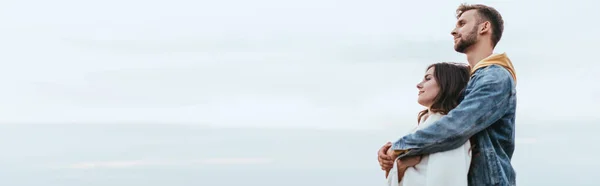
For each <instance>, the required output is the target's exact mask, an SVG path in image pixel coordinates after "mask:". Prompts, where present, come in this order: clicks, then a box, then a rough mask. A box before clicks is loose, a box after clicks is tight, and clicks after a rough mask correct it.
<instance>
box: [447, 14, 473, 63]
mask: <svg viewBox="0 0 600 186" xmlns="http://www.w3.org/2000/svg"><path fill="white" fill-rule="evenodd" d="M478 22H479V21H478V20H477V10H468V11H465V12H463V14H462V15H461V16H460V17H459V18H458V20H457V21H456V27H455V28H454V30H452V36H454V50H456V51H457V52H460V53H465V52H466V51H467V50H468V49H469V48H470V47H471V46H473V45H474V44H475V43H477V39H478V35H479V34H478V32H477V30H478V27H479V24H478Z"/></svg>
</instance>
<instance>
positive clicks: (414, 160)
mask: <svg viewBox="0 0 600 186" xmlns="http://www.w3.org/2000/svg"><path fill="white" fill-rule="evenodd" d="M420 162H421V156H409V157H404V158H400V159H398V168H400V169H403V168H408V167H412V166H415V165H417V164H419V163H420Z"/></svg>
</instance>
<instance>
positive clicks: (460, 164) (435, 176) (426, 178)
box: [387, 113, 471, 186]
mask: <svg viewBox="0 0 600 186" xmlns="http://www.w3.org/2000/svg"><path fill="white" fill-rule="evenodd" d="M442 116H443V115H441V114H438V113H433V114H429V117H427V119H425V121H421V124H419V126H417V128H416V129H415V130H419V129H422V128H425V127H427V126H428V125H430V124H431V123H433V122H434V121H437V120H439V119H440V118H441V117H442ZM413 132H414V131H413ZM470 148H471V143H470V142H469V141H467V142H466V143H465V144H463V145H462V146H460V147H458V148H456V149H452V150H448V151H444V152H438V153H433V154H429V155H423V157H422V158H421V162H420V163H419V164H417V165H415V166H414V167H409V168H408V169H406V172H404V177H402V182H400V183H398V167H397V166H398V165H397V163H396V162H397V161H396V162H395V163H394V167H393V168H392V170H390V173H389V175H388V178H387V182H388V183H387V185H388V186H448V185H452V186H467V185H468V183H467V175H468V172H469V166H470V164H471V152H470Z"/></svg>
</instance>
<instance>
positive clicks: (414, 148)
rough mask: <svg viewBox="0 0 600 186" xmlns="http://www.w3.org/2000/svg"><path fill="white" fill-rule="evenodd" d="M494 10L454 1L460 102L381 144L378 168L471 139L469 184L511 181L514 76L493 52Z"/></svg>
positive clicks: (497, 20) (497, 26) (498, 29)
mask: <svg viewBox="0 0 600 186" xmlns="http://www.w3.org/2000/svg"><path fill="white" fill-rule="evenodd" d="M503 24H504V22H503V20H502V17H501V15H500V13H498V11H496V9H494V8H492V7H489V6H485V5H480V4H477V5H467V4H463V5H460V6H459V7H458V9H457V23H456V28H454V30H452V32H451V34H452V35H453V36H454V49H455V50H456V51H457V52H460V53H464V54H466V55H467V60H468V62H469V64H470V65H471V67H473V70H472V75H471V80H470V81H469V84H468V85H467V87H466V89H465V90H464V94H463V96H464V97H463V100H462V101H461V103H460V104H459V105H458V106H457V107H456V108H455V109H453V110H452V111H451V112H449V113H448V114H447V115H446V116H444V117H442V118H441V119H440V120H438V121H436V122H434V123H432V124H431V125H430V126H428V127H426V128H424V129H422V130H418V131H416V132H415V133H412V134H409V135H406V136H404V137H402V138H400V139H399V140H398V141H396V142H394V143H389V142H388V143H387V144H386V145H384V146H383V147H382V148H381V149H380V150H379V153H378V160H379V163H380V165H381V167H382V169H383V170H386V171H389V170H390V169H391V167H392V165H393V162H394V157H392V156H388V155H386V151H388V149H389V150H392V151H394V153H395V154H396V155H398V157H400V158H401V159H400V160H399V161H398V163H399V164H402V161H403V159H405V158H411V157H418V156H420V155H423V154H432V153H436V152H441V151H447V150H451V149H454V148H457V147H459V146H460V145H462V144H464V143H465V142H467V140H471V143H472V144H473V148H472V161H471V166H470V170H469V178H468V182H469V185H473V186H480V185H501V186H505V185H516V181H515V180H516V179H515V177H516V173H515V171H514V169H513V167H512V165H511V159H512V155H513V151H514V148H515V112H516V90H515V85H516V76H515V71H514V68H513V66H512V63H511V62H510V60H509V59H508V58H507V57H506V55H505V54H493V50H494V48H495V47H496V44H497V43H498V42H499V41H500V38H501V37H502V32H503V29H504V25H503Z"/></svg>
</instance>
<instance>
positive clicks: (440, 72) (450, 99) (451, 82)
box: [417, 62, 471, 123]
mask: <svg viewBox="0 0 600 186" xmlns="http://www.w3.org/2000/svg"><path fill="white" fill-rule="evenodd" d="M431 67H434V72H433V77H434V78H435V80H436V81H437V83H438V85H439V86H440V92H438V95H436V96H435V98H434V99H433V104H432V105H431V108H429V109H430V110H431V111H432V112H436V113H440V114H448V112H450V110H452V109H454V108H456V106H458V104H459V100H460V97H461V96H462V93H463V90H464V89H465V87H466V86H467V83H468V82H469V78H470V74H471V67H469V66H468V65H466V64H460V63H452V62H441V63H435V64H432V65H429V67H427V69H426V70H429V69H430V68H431ZM428 112H429V111H428V109H425V110H423V111H421V112H419V116H418V118H417V121H418V122H419V123H420V122H421V118H422V117H423V116H425V115H426V114H427V113H428Z"/></svg>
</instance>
